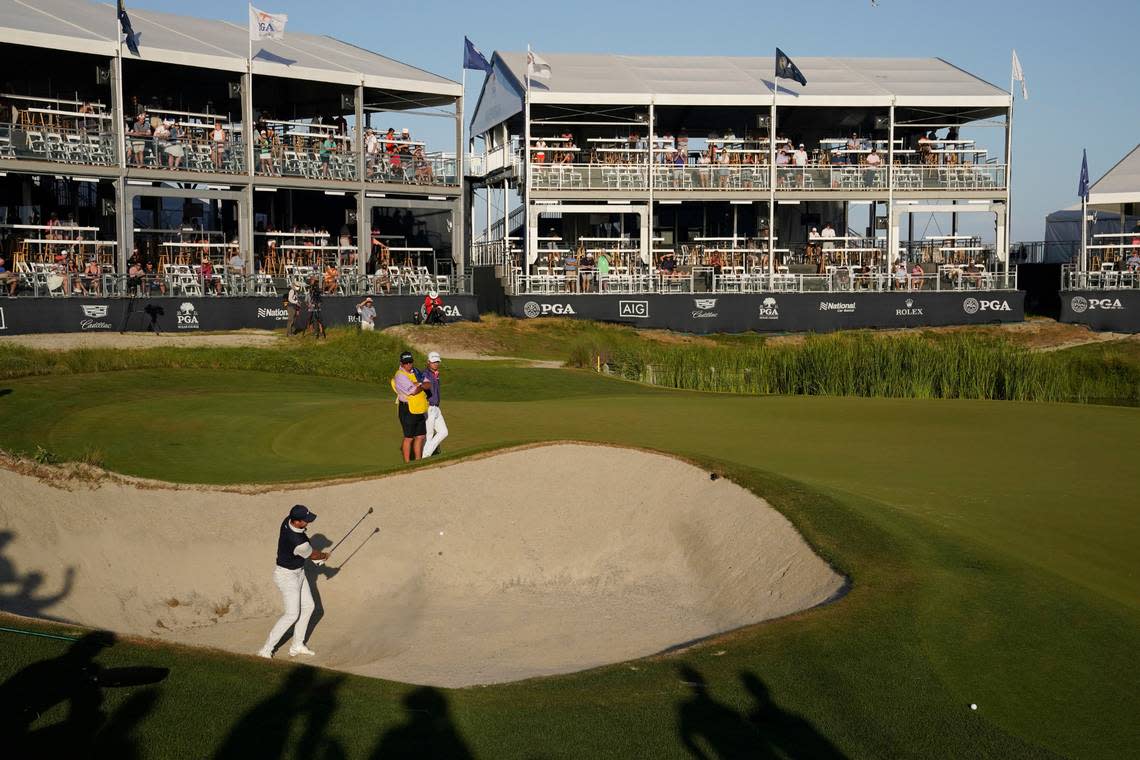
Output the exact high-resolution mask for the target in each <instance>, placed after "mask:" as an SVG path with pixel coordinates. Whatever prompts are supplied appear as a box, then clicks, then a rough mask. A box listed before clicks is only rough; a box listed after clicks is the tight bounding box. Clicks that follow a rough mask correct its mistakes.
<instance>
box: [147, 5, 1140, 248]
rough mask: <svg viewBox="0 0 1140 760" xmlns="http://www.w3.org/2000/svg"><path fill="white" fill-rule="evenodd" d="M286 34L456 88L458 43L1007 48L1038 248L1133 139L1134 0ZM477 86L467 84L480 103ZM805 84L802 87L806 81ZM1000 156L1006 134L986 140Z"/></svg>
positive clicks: (967, 53)
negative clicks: (390, 61)
mask: <svg viewBox="0 0 1140 760" xmlns="http://www.w3.org/2000/svg"><path fill="white" fill-rule="evenodd" d="M127 6H128V8H132V7H138V8H151V9H154V10H161V11H167V12H170V13H182V14H188V15H194V16H206V17H212V18H225V19H230V20H234V21H238V22H241V23H245V19H246V7H245V5H244V4H242V3H240V2H235V1H234V0H225V1H223V0H197V2H194V3H190V4H187V3H185V2H174V1H173V0H133V1H132V0H127ZM258 7H259V8H261V10H265V11H270V12H276V13H288V14H289V27H290V28H293V29H297V30H302V31H305V32H309V33H313V34H329V35H332V36H335V37H339V38H340V39H343V40H346V41H348V42H351V43H353V44H356V45H360V46H361V47H366V48H369V49H371V50H375V51H376V52H378V53H381V54H383V55H387V56H389V57H391V58H396V59H398V60H401V61H404V62H406V63H410V64H412V65H414V66H419V67H421V68H424V69H427V70H429V71H433V72H435V73H437V74H441V75H443V76H447V77H450V78H453V79H456V80H458V79H459V76H460V71H459V62H460V56H461V54H462V44H463V35H464V34H466V35H467V36H469V37H470V38H471V39H472V41H474V42H475V44H476V45H477V46H478V47H479V48H480V49H481V50H482V51H483V52H484V53H485V54H486V55H487V56H488V57H490V54H491V51H492V50H496V49H501V50H521V49H525V47H526V45H527V43H528V42H529V43H530V44H531V45H533V46H534V48H535V49H536V50H538V51H539V52H542V51H548V52H608V53H629V54H645V55H717V54H725V55H771V53H772V50H773V48H774V47H775V46H776V45H779V46H780V47H781V48H782V49H783V50H784V51H785V52H786V53H788V54H789V55H790V56H791V57H792V58H793V59H795V57H796V56H797V55H799V56H811V55H831V56H865V57H927V56H938V57H941V58H945V59H946V60H948V61H950V62H952V63H954V64H955V65H957V66H959V67H961V68H963V69H966V70H967V71H969V72H971V73H973V74H975V75H977V76H979V77H982V78H983V79H986V80H987V81H989V82H992V83H994V84H996V85H998V86H999V87H1003V88H1005V87H1008V86H1009V59H1010V49H1011V48H1017V52H1018V56H1019V57H1020V59H1021V63H1022V66H1023V68H1024V69H1025V74H1026V78H1027V79H1028V82H1029V95H1030V99H1029V101H1028V102H1022V101H1021V100H1018V103H1017V105H1016V107H1015V108H1016V111H1015V115H1014V185H1013V195H1014V206H1013V239H1014V240H1040V239H1041V236H1042V234H1043V230H1044V217H1045V214H1047V213H1048V212H1049V211H1052V210H1055V209H1057V208H1062V207H1064V206H1068V205H1070V204H1072V203H1075V202H1076V200H1077V198H1076V187H1077V175H1078V172H1079V169H1080V161H1081V148H1088V150H1089V174H1090V176H1092V177H1093V178H1097V177H1099V176H1100V175H1101V174H1103V173H1104V172H1106V171H1107V170H1108V169H1110V168H1111V167H1112V165H1113V164H1114V163H1116V161H1118V160H1119V159H1120V158H1121V157H1123V156H1124V154H1125V153H1126V152H1128V151H1129V150H1131V149H1132V148H1133V147H1134V146H1135V145H1136V144H1137V143H1138V142H1140V93H1138V92H1137V87H1138V84H1140V83H1138V82H1137V78H1136V74H1137V72H1138V71H1140V55H1138V48H1140V3H1138V2H1136V0H1130V1H1129V0H1102V1H1101V2H1076V3H1075V2H1058V1H1057V0H1036V1H1034V2H1030V1H1029V0H1022V1H1021V2H1008V0H1006V1H1003V0H991V1H990V2H976V1H975V0H957V2H952V3H937V2H931V1H930V0H879V5H878V7H871V3H870V0H820V1H818V2H811V1H810V0H809V1H805V2H800V3H773V2H757V1H756V0H751V1H749V0H718V1H717V2H714V3H709V4H705V3H697V2H675V1H674V0H656V1H655V2H652V3H645V2H636V1H634V0H626V1H625V2H615V0H575V2H572V3H555V2H532V3H520V2H507V1H505V0H500V2H479V3H475V2H460V1H459V0H372V2H365V0H324V2H318V3H314V2H311V1H308V0H307V1H306V2H301V0H262V3H261V4H259V5H258ZM481 81H482V75H481V74H478V73H475V72H472V73H471V74H469V76H468V92H467V95H468V103H469V104H471V105H472V106H473V104H474V100H475V98H476V96H477V95H478V89H477V86H478V85H479V84H480V83H481ZM809 86H810V85H809ZM987 132H989V133H991V134H992V137H989V138H988V140H989V144H988V145H986V146H983V147H989V148H990V150H991V152H996V153H999V154H1000V151H1001V148H1002V145H1001V143H1002V139H1003V138H1002V136H1001V132H1000V130H987Z"/></svg>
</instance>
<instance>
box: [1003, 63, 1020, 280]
mask: <svg viewBox="0 0 1140 760" xmlns="http://www.w3.org/2000/svg"><path fill="white" fill-rule="evenodd" d="M1012 55H1017V53H1016V52H1014V53H1013V54H1012ZM1013 74H1014V71H1013V58H1012V57H1011V58H1010V62H1009V115H1008V116H1007V117H1006V121H1005V285H1006V287H1009V251H1010V248H1011V247H1012V246H1011V245H1010V241H1011V240H1012V237H1013V185H1012V184H1011V182H1012V180H1013V104H1014V102H1015V101H1016V100H1017V98H1016V97H1014V94H1013V82H1014V78H1013Z"/></svg>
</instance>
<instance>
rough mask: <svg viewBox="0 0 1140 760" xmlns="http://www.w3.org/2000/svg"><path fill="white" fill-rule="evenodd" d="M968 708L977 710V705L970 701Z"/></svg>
mask: <svg viewBox="0 0 1140 760" xmlns="http://www.w3.org/2000/svg"><path fill="white" fill-rule="evenodd" d="M970 709H971V710H977V709H978V706H977V705H975V704H972V703H971V704H970Z"/></svg>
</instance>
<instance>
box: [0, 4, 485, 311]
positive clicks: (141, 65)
mask: <svg viewBox="0 0 1140 760" xmlns="http://www.w3.org/2000/svg"><path fill="white" fill-rule="evenodd" d="M0 17H2V18H3V19H4V21H3V24H2V25H0V64H2V65H3V67H4V70H5V71H6V72H8V73H7V74H6V75H5V77H4V79H3V83H2V84H0V244H2V246H3V256H4V258H5V259H6V260H7V267H8V269H9V270H11V271H13V272H14V273H15V274H16V275H17V276H18V281H17V282H16V288H15V293H16V294H17V295H18V296H20V297H21V298H18V299H17V300H16V301H14V302H9V303H8V305H7V306H8V307H7V311H8V317H9V319H8V322H9V324H11V322H12V316H13V313H16V312H22V311H25V310H26V309H28V308H32V307H31V305H30V302H31V300H32V299H27V300H28V302H29V305H28V306H26V307H24V306H18V305H17V304H19V303H21V302H23V301H24V300H25V299H24V298H22V297H23V296H32V297H35V296H38V297H41V298H43V299H58V298H59V297H63V296H80V297H83V298H87V299H91V298H116V297H121V296H140V295H141V296H148V297H164V296H166V297H170V296H173V297H178V298H192V299H193V298H199V297H201V298H213V297H215V296H235V297H247V298H248V297H261V298H273V299H275V300H276V301H277V305H278V306H279V305H280V296H282V295H283V294H284V290H285V289H287V287H288V285H289V284H290V283H291V282H299V281H300V280H302V279H304V278H306V277H307V276H309V275H312V274H319V275H321V277H322V281H323V282H324V283H325V284H326V286H327V287H326V292H327V294H328V295H330V296H334V297H335V296H337V295H343V296H356V297H357V298H356V300H359V296H360V295H361V294H364V293H371V294H374V295H377V296H393V297H396V296H400V295H404V296H409V297H411V296H416V295H418V296H419V297H420V298H422V294H423V293H425V292H427V291H429V290H439V291H442V292H444V293H447V294H460V293H467V294H469V293H470V291H471V288H470V285H469V277H468V274H469V270H468V267H467V265H466V262H465V260H464V251H465V245H464V243H465V241H464V239H463V231H464V230H465V229H466V224H465V223H464V222H463V219H464V208H463V197H462V193H461V185H462V173H461V171H460V170H459V169H458V168H457V155H458V151H457V148H458V142H459V140H460V134H461V129H460V124H461V123H462V119H463V104H462V95H463V92H462V87H461V85H460V84H459V83H457V82H454V81H451V80H449V79H445V78H443V77H440V76H436V75H435V74H431V73H429V72H426V71H423V70H420V69H417V68H415V67H412V66H409V65H406V64H403V63H400V62H398V61H394V60H391V59H389V58H386V57H384V56H382V55H379V54H377V53H373V52H371V51H368V50H363V49H361V48H359V47H356V46H353V45H350V44H348V43H345V42H342V41H340V40H336V39H333V38H331V37H325V36H315V35H310V34H305V33H303V32H300V31H295V30H293V29H292V28H290V29H289V30H288V33H287V34H286V35H285V37H284V39H281V40H268V39H267V40H262V41H259V42H255V43H253V44H252V46H251V44H250V41H249V34H248V31H247V28H246V27H245V26H244V25H240V24H234V23H229V22H224V21H216V20H206V19H198V18H190V17H185V16H175V15H170V14H165V13H158V12H154V11H148V10H136V9H132V10H131V11H130V18H131V21H132V24H133V28H134V30H135V32H136V33H137V34H138V40H139V44H138V48H139V51H138V55H134V54H132V53H131V52H130V51H129V50H128V49H127V46H126V45H124V44H122V35H121V34H120V32H119V22H118V21H117V18H116V9H115V6H114V5H113V4H96V3H89V2H86V0H41V1H40V2H37V3H35V4H27V3H23V2H18V1H17V0H0ZM424 115H432V116H440V115H443V116H445V117H446V118H448V119H450V120H452V121H454V124H455V141H454V142H451V141H448V142H447V144H445V145H442V146H438V145H429V144H427V143H426V142H424V141H423V140H421V139H417V134H416V133H415V131H412V130H409V129H407V126H406V125H407V124H409V123H412V124H415V123H417V122H416V119H417V118H421V119H422V118H423V117H424ZM136 266H137V270H134V271H132V267H136ZM132 274H133V275H135V276H132ZM5 295H7V291H6V292H5ZM409 303H410V301H409ZM405 306H407V308H406V311H407V312H408V313H410V312H411V308H410V306H408V305H405ZM405 306H401V307H400V309H401V311H404V310H405ZM471 311H472V312H473V311H474V309H473V308H472V309H471ZM383 312H384V309H383V308H382V309H381V313H382V314H383ZM29 318H30V317H29ZM235 326H240V325H235Z"/></svg>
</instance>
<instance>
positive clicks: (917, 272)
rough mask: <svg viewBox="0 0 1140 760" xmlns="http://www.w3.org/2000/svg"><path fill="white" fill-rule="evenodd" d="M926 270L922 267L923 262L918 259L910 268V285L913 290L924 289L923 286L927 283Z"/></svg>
mask: <svg viewBox="0 0 1140 760" xmlns="http://www.w3.org/2000/svg"><path fill="white" fill-rule="evenodd" d="M925 278H926V272H925V271H924V270H923V268H922V264H919V263H918V262H917V261H916V262H914V266H913V267H911V269H910V286H911V288H912V289H913V290H922V286H923V285H925V284H926V279H925Z"/></svg>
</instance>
